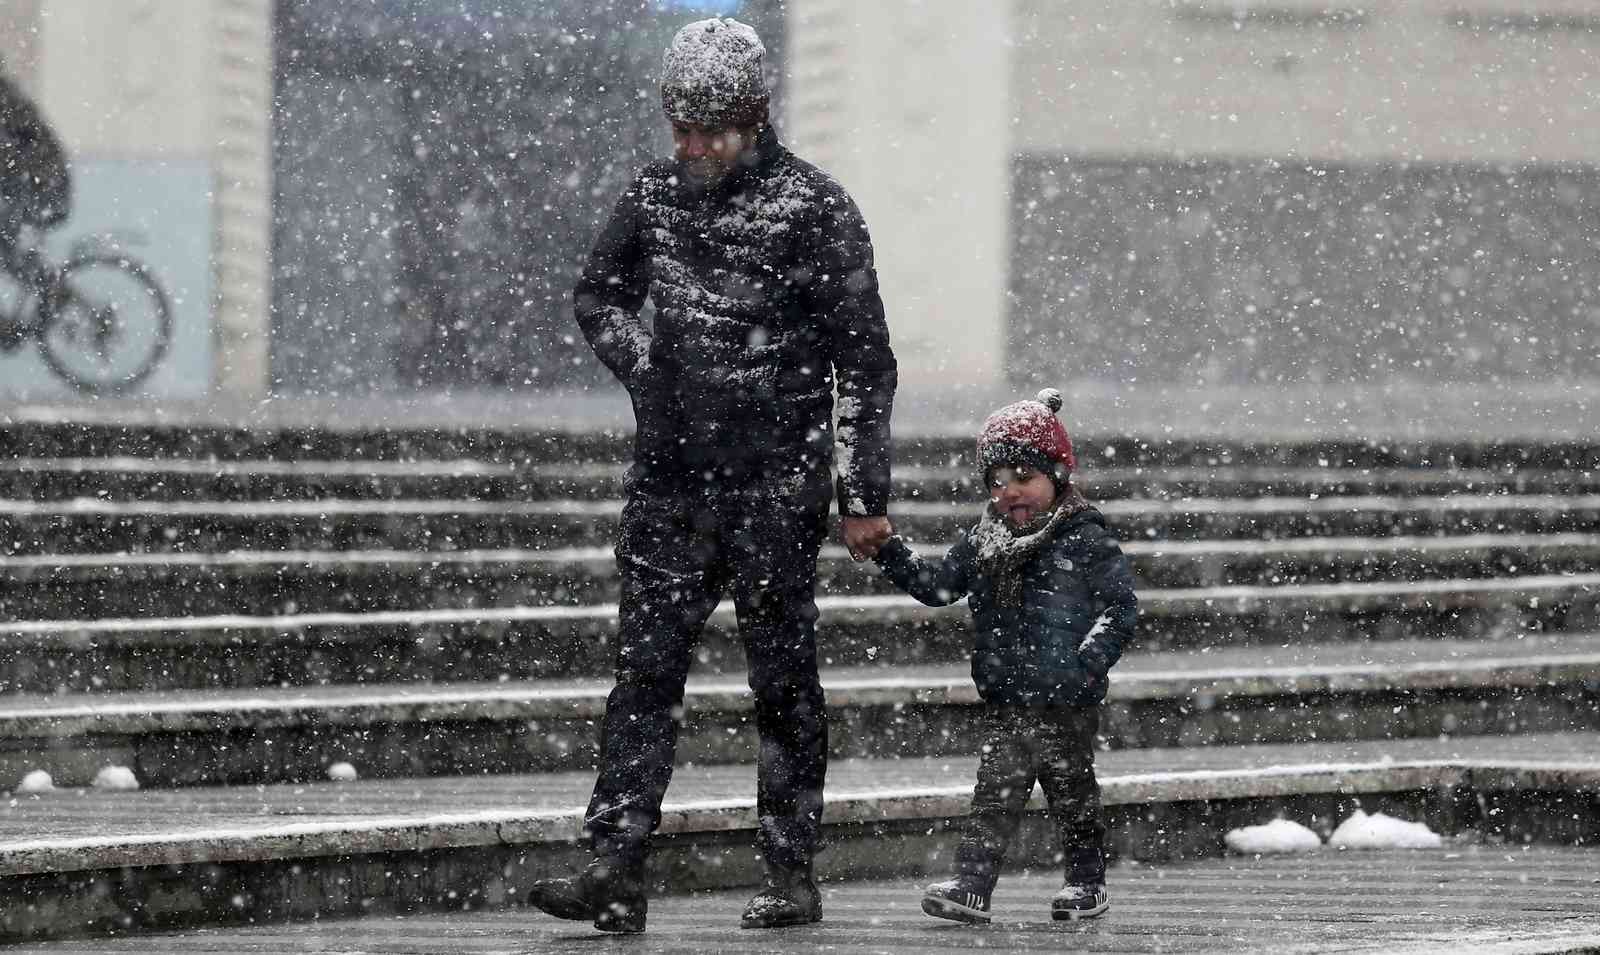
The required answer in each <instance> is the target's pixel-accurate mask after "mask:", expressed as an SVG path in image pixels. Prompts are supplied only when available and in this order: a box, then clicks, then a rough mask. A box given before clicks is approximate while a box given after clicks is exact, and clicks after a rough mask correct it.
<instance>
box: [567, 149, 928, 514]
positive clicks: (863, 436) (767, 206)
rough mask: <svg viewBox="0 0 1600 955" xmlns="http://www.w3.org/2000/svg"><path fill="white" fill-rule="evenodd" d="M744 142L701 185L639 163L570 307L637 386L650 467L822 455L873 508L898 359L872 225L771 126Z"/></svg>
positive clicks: (812, 470)
mask: <svg viewBox="0 0 1600 955" xmlns="http://www.w3.org/2000/svg"><path fill="white" fill-rule="evenodd" d="M751 158H752V159H753V162H752V163H750V164H749V165H746V166H741V167H740V168H738V169H736V170H734V171H733V172H731V173H729V175H728V176H727V177H726V178H725V179H724V180H723V181H722V182H721V183H719V184H718V185H717V186H715V187H713V188H711V189H709V190H703V191H702V190H696V189H693V188H690V187H689V186H687V185H686V184H685V183H684V182H682V181H681V180H680V179H679V177H678V175H677V170H678V164H677V163H675V162H671V161H662V162H657V163H652V164H651V165H649V166H647V167H646V168H645V169H644V171H643V172H641V173H640V175H639V176H638V177H637V178H636V179H635V180H634V182H633V184H632V185H631V186H630V187H629V188H628V190H627V192H626V193H624V195H623V196H622V198H621V199H620V200H619V201H618V203H617V205H616V208H615V210H614V211H613V213H612V215H611V218H610V220H609V221H608V222H607V223H606V225H605V227H604V228H603V229H602V230H601V233H600V237H599V239H598V240H597V241H596V243H595V248H594V251H593V252H592V254H591V255H590V258H589V262H588V265H587V267H586V268H585V270H584V273H583V276H582V278H581V279H580V280H579V282H578V285H577V287H576V289H575V290H574V294H573V298H574V306H575V312H576V316H577V320H578V324H579V325H580V326H581V327H582V329H583V333H584V336H585V337H586V338H587V339H588V341H589V343H590V345H591V346H592V347H593V348H594V350H595V352H596V354H598V355H599V357H600V359H601V361H602V362H604V363H605V365H606V366H607V367H608V368H610V369H611V371H612V372H613V373H614V374H616V376H617V378H618V379H619V380H621V381H622V383H623V384H624V385H625V386H627V388H628V391H629V394H630V395H631V396H632V398H633V402H634V410H635V414H636V417H637V418H638V427H639V434H638V438H637V444H638V446H637V448H636V465H638V466H642V467H643V468H645V470H646V471H647V472H649V473H653V474H657V475H667V476H671V477H672V478H674V479H677V480H692V479H693V478H694V477H695V476H697V475H703V474H710V475H715V476H716V477H717V478H718V479H721V478H725V477H727V476H733V475H737V474H740V473H745V472H747V471H751V470H753V471H757V472H764V473H774V472H784V473H794V472H800V473H805V474H813V475H814V474H825V473H827V470H828V467H829V464H830V463H833V464H835V465H836V468H837V471H838V476H839V480H838V485H839V486H838V489H837V490H838V494H839V502H840V510H841V512H843V513H852V514H867V515H878V514H883V513H884V512H885V509H886V507H887V505H888V495H889V416H890V409H891V405H892V402H893V397H894V389H895V384H896V370H895V360H894V354H893V352H892V351H891V350H890V347H889V331H888V324H887V322H886V321H885V320H884V314H883V302H882V300H881V299H880V297H879V294H878V278H877V272H876V270H875V267H874V264H873V253H872V241H871V239H870V238H869V236H868V233H867V229H866V225H865V223H864V222H863V221H862V218H861V213H860V212H859V211H858V210H857V208H856V206H855V203H854V202H853V201H852V200H851V199H850V196H849V195H848V194H847V193H846V192H845V191H844V189H843V188H842V187H841V186H840V185H839V184H838V183H837V182H835V181H834V180H833V179H831V178H830V177H828V176H827V175H826V174H825V173H823V172H822V171H821V170H819V169H817V168H816V167H815V166H812V165H811V164H809V163H807V162H805V161H803V160H801V159H799V158H798V157H796V156H795V155H794V154H793V153H791V152H789V151H788V150H787V149H785V148H784V147H783V145H782V144H781V143H779V142H778V140H777V138H776V136H775V135H774V134H773V133H772V131H771V129H770V128H766V129H763V130H762V133H761V135H760V137H758V141H757V144H756V146H755V147H754V149H753V150H752V152H751ZM647 297H648V298H649V299H651V300H652V301H653V302H654V304H655V308H656V313H655V321H654V328H653V330H650V329H646V327H645V325H644V323H643V321H641V319H640V317H639V311H640V309H641V308H642V307H643V305H644V302H645V299H646V298H647ZM836 384H837V387H838V394H839V407H838V412H839V429H838V434H837V440H836V439H835V434H834V430H833V411H834V407H833V404H834V402H833V392H834V388H835V385H836ZM836 449H837V460H835V450H836Z"/></svg>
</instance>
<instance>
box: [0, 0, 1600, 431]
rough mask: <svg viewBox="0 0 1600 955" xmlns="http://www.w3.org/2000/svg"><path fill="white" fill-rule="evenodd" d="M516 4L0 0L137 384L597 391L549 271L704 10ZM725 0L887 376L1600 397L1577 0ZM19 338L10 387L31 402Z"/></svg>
mask: <svg viewBox="0 0 1600 955" xmlns="http://www.w3.org/2000/svg"><path fill="white" fill-rule="evenodd" d="M514 6H515V9H514V10H512V9H510V8H509V7H508V5H506V4H503V3H496V2H493V0H472V2H466V3H462V2H458V0H452V2H449V3H443V2H433V0H375V2H374V3H372V4H360V5H356V4H347V3H337V2H333V0H278V2H276V3H274V2H271V0H127V2H123V3H118V4H115V5H107V4H100V3H97V2H94V0H0V20H3V21H4V24H5V26H6V29H5V30H4V39H3V40H0V43H3V44H4V47H3V48H0V56H3V57H4V64H5V68H6V70H7V72H8V73H10V74H12V75H13V76H16V77H18V78H20V79H21V80H22V81H23V83H24V85H25V86H27V87H28V88H29V89H30V90H32V91H33V92H34V93H35V94H36V95H37V97H38V98H39V100H40V102H41V104H42V106H43V108H44V109H45V112H46V113H47V115H49V116H50V117H51V118H52V119H53V120H54V121H55V122H56V123H57V124H58V126H59V129H60V130H61V132H62V134H63V137H64V139H65V140H66V141H67V143H68V145H69V147H70V148H71V149H72V151H73V153H74V156H75V158H76V163H77V167H78V168H80V169H81V175H80V176H79V178H80V180H81V181H82V183H83V188H82V190H81V192H82V194H83V197H84V200H85V207H84V208H83V209H82V210H81V213H79V214H75V216H74V219H73V226H74V228H77V227H78V223H79V222H80V220H81V221H82V228H96V227H99V228H105V227H112V228H118V227H124V226H127V224H128V223H132V224H133V226H135V227H137V228H138V229H142V230H143V231H144V232H145V233H146V234H147V238H148V239H149V241H150V243H151V244H150V245H149V247H148V248H149V255H150V256H151V257H152V258H153V259H154V260H156V263H157V265H158V267H159V268H160V270H162V272H163V274H164V275H165V276H169V277H170V278H169V281H170V282H171V283H172V284H173V285H174V289H173V291H174V293H175V295H174V297H175V299H177V300H178V301H179V310H180V315H179V318H180V328H179V339H178V341H177V343H176V345H175V348H174V353H173V355H172V356H171V359H170V360H169V363H168V364H169V366H170V367H168V368H167V369H165V370H164V371H163V373H161V374H158V375H157V376H156V377H155V378H153V379H152V380H151V382H150V383H149V385H148V391H147V395H170V396H174V397H198V396H205V395H231V396H238V397H261V396H266V395H272V394H307V395H330V394H331V395H338V394H351V393H373V392H376V393H380V394H381V393H386V392H390V391H398V392H427V391H430V390H450V389H458V390H459V389H467V388H480V389H483V388H487V389H507V390H523V391H526V390H534V391H537V390H540V389H555V390H573V389H585V388H593V387H601V388H604V387H609V383H608V382H607V381H606V379H605V376H604V375H603V373H601V372H600V371H599V370H598V369H597V368H596V366H595V365H594V363H593V362H592V360H591V359H590V357H589V356H588V354H587V351H586V349H584V348H583V346H582V342H581V341H580V340H578V339H577V338H576V329H575V328H574V327H573V326H572V323H571V321H570V318H569V317H568V312H567V297H566V291H567V288H568V287H569V285H570V280H571V277H572V275H573V274H574V272H575V269H576V267H577V266H578V264H579V263H580V262H581V259H582V256H583V254H584V252H585V251H586V249H587V244H588V241H589V237H590V236H591V235H592V233H593V231H594V229H595V227H596V225H597V223H598V221H599V219H600V217H601V216H603V215H604V214H605V212H606V211H607V209H608V208H609V206H610V203H611V202H612V201H613V200H614V198H615V195H616V193H617V192H618V191H619V190H620V189H621V188H622V185H623V184H624V181H625V179H626V176H627V175H628V174H629V173H630V172H631V171H632V170H633V169H634V168H636V167H637V165H638V164H639V162H641V161H642V160H643V159H644V158H645V157H647V156H650V155H652V154H655V153H658V152H659V151H660V150H661V149H663V148H665V137H664V132H663V129H662V127H661V124H660V122H659V119H658V113H657V112H656V108H655V103H654V86H653V84H654V70H655V65H656V63H657V62H658V57H659V50H660V48H661V46H662V45H663V44H664V42H665V40H666V38H667V37H669V36H670V34H671V30H672V28H673V27H674V26H675V25H676V24H678V23H680V22H682V21H683V20H686V19H688V18H689V17H691V16H694V15H698V14H696V13H694V12H692V11H688V10H685V9H684V5H683V4H678V3H671V4H663V3H654V2H648V0H626V2H621V0H619V2H616V3H612V4H591V3H578V2H576V0H574V2H570V3H549V4H538V5H514ZM690 6H692V5H690ZM720 6H721V7H723V8H726V7H727V6H728V5H727V4H721V5H720ZM739 7H740V9H739V11H738V13H739V15H740V16H743V17H745V18H746V19H749V20H752V21H753V22H755V23H756V24H757V26H758V28H760V29H761V31H762V33H763V36H764V38H766V39H767V41H768V44H769V47H771V48H772V51H773V56H772V59H773V62H774V66H775V68H776V69H777V72H778V75H779V77H780V83H781V88H780V90H779V96H778V104H779V106H780V109H781V110H782V112H781V115H780V117H779V123H780V129H781V131H782V133H783V134H784V136H785V137H786V138H787V139H788V140H789V141H790V142H791V143H792V144H793V145H794V146H795V148H796V149H797V151H799V152H800V153H801V154H802V155H804V156H807V157H808V158H811V159H813V160H814V161H816V162H817V163H818V164H819V165H821V166H823V167H824V168H826V169H828V170H830V171H832V172H833V173H834V174H835V175H837V176H838V178H840V180H841V181H843V182H844V184H845V185H846V186H847V187H848V188H849V189H850V190H851V192H852V194H853V195H855V196H856V198H857V200H858V201H859V202H860V204H861V206H862V207H863V211H864V212H865V214H866V216H867V220H868V223H869V225H870V226H871V228H872V229H873V232H874V237H875V240H876V245H877V249H878V254H879V268H880V273H881V276H882V282H883V287H884V292H885V299H886V303H887V305H888V307H889V310H890V319H891V325H892V329H893V333H894V338H895V344H896V350H897V353H898V354H899V356H900V360H901V366H902V380H903V382H904V384H903V393H904V394H906V395H908V396H911V397H913V399H914V398H915V396H916V395H918V394H919V393H929V394H931V393H934V392H949V391H951V390H952V389H953V390H955V391H958V392H959V391H963V390H965V391H966V392H967V393H969V394H971V395H972V396H973V398H972V400H973V401H974V402H976V403H979V404H981V403H982V402H985V401H987V400H989V399H990V397H991V396H994V395H1000V394H1005V393H1009V392H1011V391H1015V390H1018V389H1031V388H1033V387H1036V386H1038V385H1041V384H1054V385H1058V386H1063V387H1065V388H1066V389H1067V390H1068V391H1069V392H1070V393H1073V394H1075V395H1077V396H1078V397H1079V399H1080V400H1081V402H1083V403H1085V406H1089V407H1094V408H1098V409H1103V410H1104V413H1105V414H1107V415H1110V414H1112V413H1115V411H1116V409H1118V408H1122V409H1123V410H1127V409H1126V407H1125V405H1126V402H1125V401H1123V400H1122V396H1125V395H1127V394H1129V393H1138V394H1140V395H1143V396H1145V397H1146V398H1150V396H1155V398H1154V399H1152V400H1154V405H1152V406H1151V407H1152V408H1154V409H1155V410H1150V409H1147V410H1146V414H1156V415H1160V414H1164V413H1166V412H1163V411H1161V409H1162V408H1167V409H1174V410H1186V409H1187V410H1190V411H1191V412H1192V409H1195V408H1198V407H1199V406H1200V405H1207V406H1210V405H1211V404H1215V405H1216V407H1218V408H1219V409H1220V408H1224V407H1226V408H1228V409H1231V411H1230V412H1229V413H1240V409H1241V408H1245V407H1248V406H1249V405H1250V404H1251V402H1256V403H1257V404H1267V403H1272V402H1274V401H1276V402H1278V403H1280V404H1281V403H1282V402H1283V401H1291V402H1292V401H1306V402H1310V403H1314V404H1317V405H1318V407H1319V408H1320V409H1321V411H1319V412H1318V413H1319V414H1325V413H1326V412H1327V410H1328V407H1329V406H1330V404H1332V403H1337V402H1341V401H1342V402H1356V403H1360V402H1367V401H1372V400H1374V397H1373V396H1375V395H1380V396H1388V399H1392V400H1394V401H1399V402H1401V403H1404V401H1407V400H1410V401H1413V402H1415V401H1424V402H1427V401H1433V400H1437V401H1441V402H1455V401H1456V400H1457V396H1458V395H1459V394H1460V393H1463V390H1466V391H1486V392H1494V393H1497V394H1501V395H1511V394H1515V395H1518V396H1523V398H1525V399H1526V401H1525V403H1527V404H1529V406H1530V407H1532V406H1536V405H1538V404H1539V403H1540V402H1542V401H1547V400H1551V395H1552V394H1555V395H1556V396H1557V397H1559V396H1561V395H1571V394H1579V393H1582V394H1587V393H1588V392H1589V391H1591V390H1593V388H1594V386H1595V384H1596V383H1600V352H1597V350H1596V349H1597V346H1596V345H1595V342H1597V341H1600V334H1597V332H1600V295H1597V293H1596V292H1595V288H1596V286H1597V285H1600V282H1597V279H1600V253H1597V252H1596V251H1595V250H1596V249H1597V248H1600V243H1597V242H1596V241H1595V240H1596V238H1597V232H1596V229H1597V226H1600V217H1597V215H1596V213H1595V211H1594V208H1595V204H1596V195H1597V188H1600V177H1597V174H1596V169H1597V168H1600V123H1596V122H1594V120H1595V118H1596V117H1595V110H1596V105H1595V104H1596V102H1597V93H1600V88H1597V84H1600V78H1597V76H1596V67H1595V65H1594V64H1595V63H1597V62H1600V58H1597V57H1596V54H1597V53H1600V49H1597V48H1600V15H1597V14H1593V13H1591V12H1590V11H1589V5H1588V4H1585V3H1582V2H1579V0H1537V2H1514V0H1501V2H1494V0H1448V2H1446V0H1375V2H1367V3H1363V4H1360V5H1353V4H1352V5H1341V4H1337V3H1327V2H1311V0H1273V2H1267V0H1087V2H1077V0H1075V2H1072V3H1060V2H1054V0H1049V2H1047V0H1007V2H997V3H984V4H976V3H967V2H964V0H881V2H874V3H871V4H860V3H850V2H846V0H787V2H783V0H761V2H747V3H744V4H740V5H739ZM508 11H509V12H508ZM27 360H28V358H27V356H26V355H18V356H14V357H0V372H5V373H6V374H5V375H4V376H3V377H0V397H4V396H5V395H6V394H7V391H8V389H9V391H11V392H13V393H17V392H26V391H28V389H30V388H31V389H34V390H35V391H37V390H40V389H43V390H45V391H48V389H49V387H50V385H49V384H48V383H41V382H40V381H39V380H38V376H37V374H36V373H35V372H30V371H28V370H27V368H26V367H25V363H26V362H27ZM8 382H9V383H8ZM1552 389H1554V391H1552ZM1419 395H1420V396H1428V395H1435V396H1439V397H1437V398H1436V399H1428V398H1426V397H1423V398H1418V397H1416V396H1419ZM1406 396H1411V397H1409V398H1408V397H1406ZM1519 400H1522V399H1521V398H1519ZM1308 407H1309V405H1308ZM1097 413H1098V412H1097ZM1396 413H1397V414H1403V413H1405V412H1404V409H1401V410H1399V411H1397V412H1396Z"/></svg>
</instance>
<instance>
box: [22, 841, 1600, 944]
mask: <svg viewBox="0 0 1600 955" xmlns="http://www.w3.org/2000/svg"><path fill="white" fill-rule="evenodd" d="M1597 863H1600V852H1597V851H1596V850H1595V849H1594V848H1587V847H1573V846H1547V845H1533V846H1518V847H1515V848H1514V849H1511V848H1508V847H1506V846H1501V845H1495V844H1492V843H1487V842H1484V841H1477V842H1463V841H1462V840H1452V841H1451V842H1450V844H1449V845H1447V846H1446V847H1443V848H1439V849H1382V850H1366V851H1361V852H1338V853H1336V852H1328V851H1321V852H1314V853H1306V854H1298V855H1289V856H1253V857H1241V856H1227V857H1215V858H1206V859H1197V860H1193V861H1186V862H1173V863H1162V864H1155V865H1125V866H1115V867H1113V868H1112V869H1111V871H1110V873H1109V875H1108V879H1107V888H1108V890H1109V893H1110V897H1111V900H1112V905H1111V911H1110V913H1109V915H1107V916H1104V917H1102V918H1101V919H1099V920H1098V921H1097V922H1094V923H1087V924H1078V925H1071V924H1062V923H1055V924H1052V923H1051V920H1050V914H1049V899H1050V896H1051V895H1052V894H1053V893H1054V892H1055V891H1056V890H1057V889H1059V888H1060V886H1061V879H1060V876H1059V874H1058V873H1056V872H1055V871H1054V869H1053V867H1045V866H1040V867H1036V868H1033V869H1020V870H1017V871H1012V872H1008V873H1007V874H1006V875H1005V876H1004V878H1003V880H1002V881H1001V883H1000V886H999V890H998V891H997V892H996V894H995V896H994V908H993V915H994V922H993V924H991V925H989V926H987V927H985V928H981V929H973V928H962V927H960V926H956V925H943V924H940V923H938V922H935V921H934V920H933V919H930V918H928V917H927V916H926V915H924V914H923V913H922V910H921V908H920V906H919V901H920V898H921V894H922V887H921V885H919V884H918V883H917V881H915V880H913V879H912V878H909V877H905V876H902V877H899V878H891V879H856V878H848V877H847V878H844V879H839V880H834V881H828V882H824V883H823V884H822V885H821V889H822V897H823V902H822V906H823V912H824V920H823V922H821V923H820V924H818V925H814V926H810V927H808V928H804V929H798V930H789V931H785V932H775V933H769V934H768V935H767V937H765V938H763V939H761V940H760V941H759V942H757V943H754V944H758V945H759V946H760V950H761V951H763V952H768V953H779V955H789V953H793V955H813V953H816V952H894V953H906V952H927V951H940V952H949V951H978V952H981V951H1005V952H1027V951H1051V950H1054V951H1060V950H1062V949H1064V948H1066V947H1067V946H1070V950H1071V951H1073V952H1081V953H1128V952H1172V951H1185V952H1191V953H1195V952H1209V953H1226V955H1283V953H1300V955H1308V953H1314V952H1321V953H1332V952H1339V953H1345V955H1351V953H1371V955H1376V953H1385V955H1397V953H1398V955H1423V953H1426V952H1435V953H1437V952H1448V951H1455V952H1472V953H1473V955H1531V953H1535V952H1539V953H1554V952H1573V953H1578V952H1593V951H1595V950H1597V949H1600V920H1597V919H1596V918H1595V917H1594V905H1593V896H1594V870H1595V867H1596V865H1597ZM749 897H750V891H749V889H748V888H747V887H741V888H735V889H722V890H714V891H708V892H696V893H694V894H693V895H668V896H665V897H657V898H655V899H652V900H651V902H650V918H649V931H648V933H647V935H646V937H645V938H644V939H636V940H630V941H629V942H628V943H626V944H627V945H628V947H629V948H630V949H633V950H638V951H648V952H652V953H654V952H685V953H690V952H693V953H700V952H742V951H749V950H750V949H751V946H752V944H753V943H752V940H751V938H750V933H749V932H747V931H743V930H741V929H740V928H739V916H740V913H741V912H742V911H743V910H744V906H745V903H746V901H747V900H748V899H749ZM374 908H376V909H377V911H372V912H369V913H368V914H367V915H366V916H365V917H361V918H349V919H335V918H321V919H317V920H316V921H314V922H301V923H280V924H274V925H241V926H237V927H228V928H211V929H207V930H205V931H204V932H195V933H189V934H184V935H172V934H152V935H142V936H141V935H136V936H131V937H121V938H112V939H96V940H87V941H83V942H78V943H63V942H44V943H39V944H34V945H29V944H26V943H24V944H22V945H19V946H16V947H14V948H12V949H10V951H11V952H14V953H16V955H90V953H93V955H172V953H174V952H182V953H184V955H240V953H244V952H262V953H282V952H300V953H313V952H314V953H317V955H417V953H428V955H487V953H489V952H500V951H506V950H507V946H514V950H515V951H516V952H517V953H518V955H568V953H571V952H573V951H574V950H578V951H581V950H583V949H585V948H587V947H596V948H598V947H600V946H601V945H604V944H607V943H604V942H601V941H600V940H599V939H598V938H596V937H595V936H594V935H592V934H588V933H586V932H585V931H584V929H585V927H584V926H581V925H574V924H572V923H570V922H562V921H559V920H557V919H553V918H551V917H549V916H548V915H545V914H544V913H542V912H540V911H538V910H537V909H534V908H531V907H521V906H518V907H511V908H506V909H502V910H487V911H471V912H441V913H435V914H397V912H396V909H398V908H401V907H400V906H387V905H375V906H374ZM1179 946H1182V947H1181V948H1180V947H1179ZM618 947H620V946H618Z"/></svg>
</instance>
